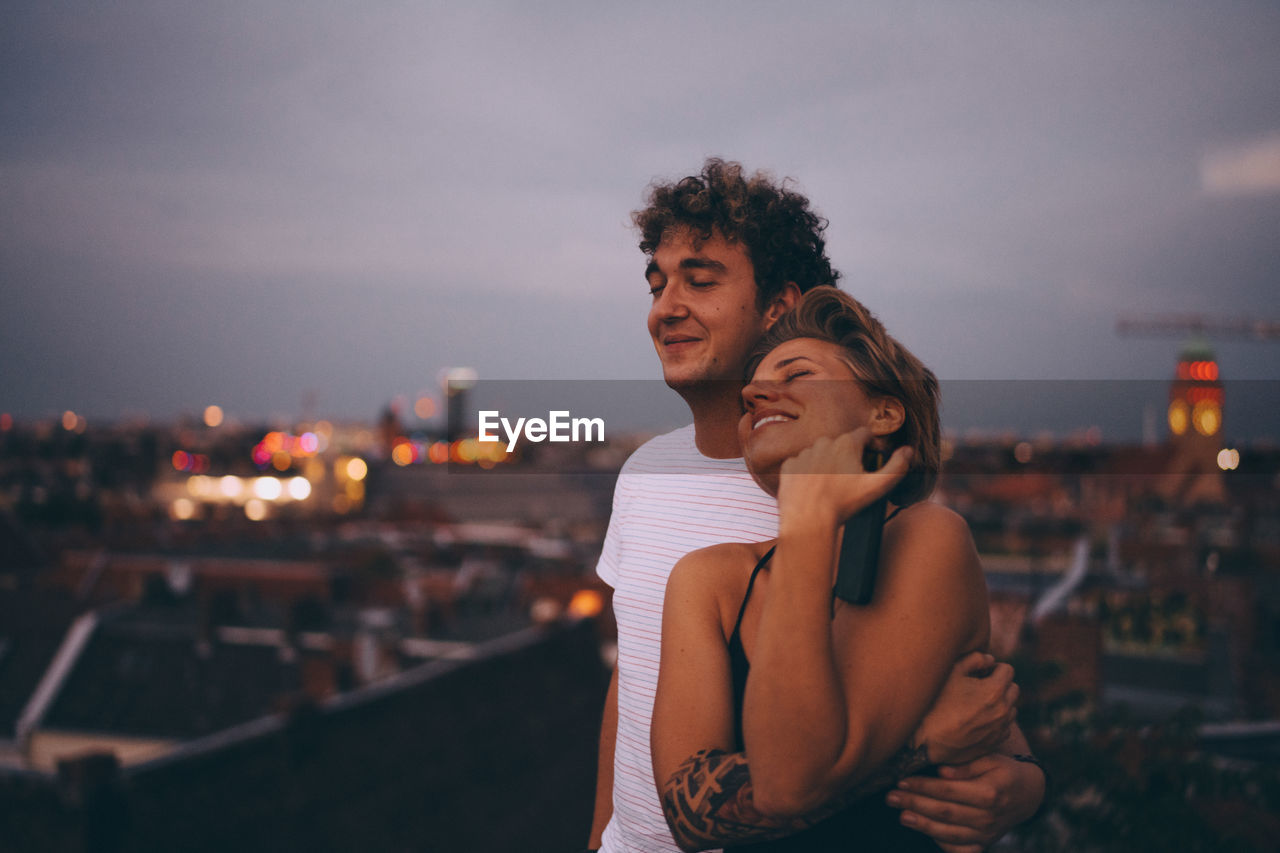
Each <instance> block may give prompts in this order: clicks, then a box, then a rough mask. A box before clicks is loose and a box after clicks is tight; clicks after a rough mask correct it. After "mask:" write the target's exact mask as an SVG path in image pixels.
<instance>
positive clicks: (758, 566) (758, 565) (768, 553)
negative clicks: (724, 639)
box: [733, 545, 778, 634]
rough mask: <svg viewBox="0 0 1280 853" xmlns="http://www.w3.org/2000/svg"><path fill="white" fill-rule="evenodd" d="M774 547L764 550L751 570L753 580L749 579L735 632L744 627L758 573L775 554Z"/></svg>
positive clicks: (734, 625) (739, 609) (734, 628)
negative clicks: (745, 615)
mask: <svg viewBox="0 0 1280 853" xmlns="http://www.w3.org/2000/svg"><path fill="white" fill-rule="evenodd" d="M776 547H778V546H777V545H775V546H773V548H776ZM773 548H770V549H769V550H768V551H765V552H764V556H763V557H761V558H760V561H759V562H758V563H756V567H755V568H754V569H752V570H751V580H749V581H747V594H746V595H744V596H742V606H741V607H739V608H738V621H737V622H734V623H733V633H734V634H736V633H738V629H739V628H741V627H742V614H744V613H746V612H747V602H748V601H750V600H751V590H752V588H753V587H754V586H755V585H756V575H758V574H760V570H761V569H763V568H764V566H765V563H767V562H769V558H770V557H772V556H773Z"/></svg>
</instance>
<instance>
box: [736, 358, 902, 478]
mask: <svg viewBox="0 0 1280 853" xmlns="http://www.w3.org/2000/svg"><path fill="white" fill-rule="evenodd" d="M845 358H847V356H846V354H845V351H844V349H843V348H841V347H839V346H837V345H836V344H833V343H830V342H829V341H821V340H817V339H816V338H795V339H793V340H789V341H787V342H785V343H782V344H779V345H778V346H777V347H775V348H774V349H773V350H772V351H771V352H770V353H769V354H768V355H766V356H765V357H764V358H763V359H762V360H761V361H760V364H759V366H758V367H757V368H756V372H755V375H754V376H752V378H751V382H750V383H749V384H748V385H747V386H746V387H745V388H743V389H742V405H743V415H742V419H741V420H740V421H738V439H739V441H740V443H741V446H742V455H743V456H744V457H745V459H746V463H747V469H748V470H749V471H750V472H751V475H752V476H753V477H755V479H756V482H758V483H759V484H760V485H761V487H762V488H764V489H765V491H767V492H769V493H770V494H775V495H776V494H777V489H778V471H779V469H780V468H781V467H782V463H783V462H785V461H786V460H788V459H790V458H791V457H792V456H795V455H796V454H798V453H799V452H800V451H802V450H804V449H805V448H806V447H808V446H809V445H811V444H813V443H814V442H815V441H816V440H818V439H819V438H823V437H828V438H834V437H836V436H838V435H841V434H842V433H846V432H851V431H852V430H855V429H857V428H858V427H861V426H866V427H871V428H872V431H873V432H877V431H878V430H876V429H875V427H874V424H873V421H874V420H875V414H876V411H877V405H876V400H875V399H873V398H872V397H871V396H869V395H868V394H867V392H866V390H865V389H864V387H863V385H862V383H861V382H859V381H858V380H857V378H856V376H855V375H854V372H853V368H851V367H850V366H849V364H848V362H846V361H845Z"/></svg>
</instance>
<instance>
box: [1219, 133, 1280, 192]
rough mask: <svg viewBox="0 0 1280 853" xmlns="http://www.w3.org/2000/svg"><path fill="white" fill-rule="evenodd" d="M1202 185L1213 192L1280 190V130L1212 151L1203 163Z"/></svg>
mask: <svg viewBox="0 0 1280 853" xmlns="http://www.w3.org/2000/svg"><path fill="white" fill-rule="evenodd" d="M1200 186H1201V187H1202V188H1203V189H1204V191H1205V192H1206V193H1208V194H1209V195H1226V196H1238V195H1259V194H1264V193H1274V192H1280V131H1277V132H1274V133H1271V134H1269V135H1267V136H1264V137H1262V138H1261V139H1255V140H1253V141H1252V142H1248V143H1244V144H1238V145H1233V146H1229V147H1222V148H1218V149H1216V150H1214V151H1210V152H1209V153H1208V154H1206V155H1205V157H1204V159H1203V160H1202V161H1201V163H1200Z"/></svg>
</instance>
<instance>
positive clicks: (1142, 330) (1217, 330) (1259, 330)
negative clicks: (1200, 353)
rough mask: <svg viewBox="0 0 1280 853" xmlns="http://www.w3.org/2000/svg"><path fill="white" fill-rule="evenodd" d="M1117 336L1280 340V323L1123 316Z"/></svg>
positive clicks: (1248, 319)
mask: <svg viewBox="0 0 1280 853" xmlns="http://www.w3.org/2000/svg"><path fill="white" fill-rule="evenodd" d="M1116 334H1119V335H1124V336H1128V337H1148V338H1149V337H1171V336H1177V337H1183V336H1186V335H1203V336H1205V337H1210V338H1217V339H1224V338H1236V339H1240V338H1243V339H1246V340H1253V341H1274V340H1280V320H1259V319H1256V318H1253V317H1234V318H1232V317H1213V316H1210V315H1208V314H1122V315H1121V316H1120V317H1119V318H1118V319H1117V320H1116Z"/></svg>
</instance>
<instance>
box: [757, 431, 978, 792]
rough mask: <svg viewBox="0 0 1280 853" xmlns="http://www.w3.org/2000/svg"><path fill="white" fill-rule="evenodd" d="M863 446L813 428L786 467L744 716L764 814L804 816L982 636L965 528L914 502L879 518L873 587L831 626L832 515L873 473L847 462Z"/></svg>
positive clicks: (894, 738) (894, 739) (905, 722)
mask: <svg viewBox="0 0 1280 853" xmlns="http://www.w3.org/2000/svg"><path fill="white" fill-rule="evenodd" d="M860 452H861V444H860V443H859V442H858V440H857V439H856V437H855V438H851V437H849V436H841V437H840V438H837V439H834V440H821V441H819V442H818V443H816V444H815V445H814V446H813V447H811V448H809V449H808V450H806V451H805V452H804V453H802V454H800V455H799V456H797V457H795V458H793V459H792V460H788V462H787V463H786V465H785V466H784V468H783V477H782V483H781V487H780V490H779V509H780V521H779V540H778V547H777V551H776V552H775V555H774V558H773V563H772V566H771V569H770V579H769V589H768V596H767V597H766V598H765V600H764V602H763V605H762V609H761V615H760V620H759V626H758V628H757V629H756V636H755V643H754V649H753V652H752V668H751V678H750V679H749V680H748V682H747V690H746V703H745V709H744V719H743V728H744V739H745V742H746V753H747V755H748V756H749V758H750V761H751V766H752V769H753V770H754V771H755V774H756V786H755V804H756V806H757V807H758V808H760V809H761V811H763V812H765V813H766V814H773V815H777V816H783V817H785V816H795V815H801V814H806V813H808V812H810V811H812V810H813V809H814V808H816V807H817V806H819V805H820V804H822V803H825V802H827V801H829V800H830V799H832V798H834V797H836V796H838V795H839V794H840V793H841V792H842V791H844V790H846V789H847V788H849V787H850V786H852V785H855V784H856V783H857V782H859V781H860V780H861V779H863V778H865V777H866V776H867V775H868V774H869V773H871V772H872V771H873V770H874V769H875V768H876V767H878V766H879V765H881V764H883V763H884V761H885V760H886V759H888V758H889V757H890V756H891V755H893V754H894V753H895V752H896V751H897V750H898V749H899V748H900V747H901V745H902V744H903V743H904V742H906V741H907V739H908V738H909V737H910V735H911V734H912V731H913V730H914V729H915V727H916V725H917V724H918V723H919V721H920V719H921V718H922V717H923V716H924V714H925V711H926V709H927V708H928V707H929V705H930V703H931V702H932V699H933V697H934V696H935V695H936V694H937V692H938V690H939V688H940V687H941V685H942V683H943V681H944V680H945V678H946V676H947V673H948V671H949V669H950V667H951V664H952V662H953V661H954V660H955V659H956V658H957V657H958V656H959V655H960V654H961V653H963V652H965V651H968V650H971V649H973V648H975V647H977V646H981V645H984V644H985V642H986V636H987V635H986V632H987V611H986V597H985V586H984V583H983V580H982V574H981V570H980V568H979V566H978V562H977V555H976V552H975V551H974V548H973V544H972V540H971V538H970V537H969V534H968V528H967V527H966V526H965V525H964V522H963V521H962V520H961V519H960V518H959V517H958V516H956V515H955V514H954V513H951V512H950V511H948V510H945V509H943V508H942V507H938V506H935V505H920V506H916V507H912V508H910V509H909V510H907V511H905V512H904V513H902V515H901V516H900V518H899V520H898V521H897V522H895V523H894V524H893V525H892V527H890V528H886V531H885V541H884V545H883V550H882V555H881V564H880V574H879V577H878V579H877V591H876V596H875V598H874V599H873V600H872V602H871V604H870V605H868V606H866V607H862V608H858V610H857V613H856V618H848V619H845V620H844V621H843V627H840V626H838V625H837V626H834V627H833V622H832V620H831V618H830V606H831V593H830V590H831V584H832V579H833V570H834V561H835V555H836V534H837V523H838V520H840V519H842V518H844V517H845V516H847V515H848V514H849V513H850V512H851V511H852V510H855V509H857V508H859V507H858V504H859V502H860V501H861V502H862V505H865V503H866V502H868V501H867V500H866V497H865V494H863V493H864V492H866V491H867V490H868V488H869V486H868V483H869V482H870V483H871V484H872V485H874V483H875V480H874V479H870V478H875V477H876V475H863V474H857V475H856V476H850V472H849V471H848V470H846V467H845V466H846V465H855V466H857V470H860V462H858V461H853V460H858V459H859V458H860ZM891 464H892V463H891ZM888 467H889V466H886V468H888ZM838 621H839V620H838Z"/></svg>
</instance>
